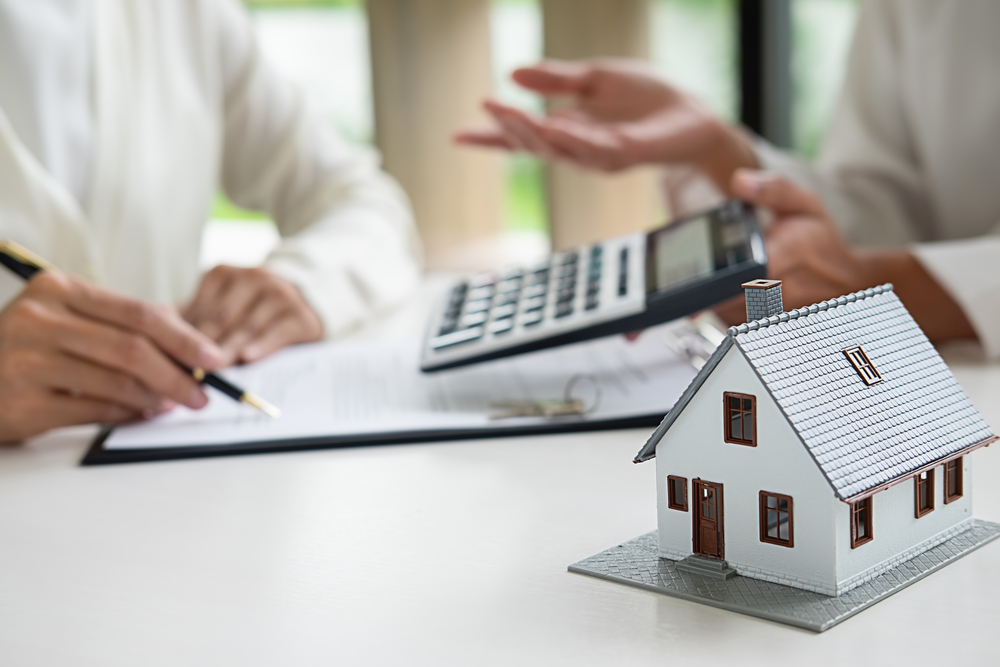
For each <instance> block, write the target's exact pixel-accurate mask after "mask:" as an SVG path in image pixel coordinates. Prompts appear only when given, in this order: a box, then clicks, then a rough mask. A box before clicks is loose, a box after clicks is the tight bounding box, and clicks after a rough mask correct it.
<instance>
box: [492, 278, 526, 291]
mask: <svg viewBox="0 0 1000 667" xmlns="http://www.w3.org/2000/svg"><path fill="white" fill-rule="evenodd" d="M519 289H521V279H520V278H518V279H516V280H505V281H503V282H502V283H500V284H499V285H497V291H498V292H500V293H501V294H504V293H505V292H516V291H518V290H519Z"/></svg>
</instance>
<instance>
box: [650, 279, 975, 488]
mask: <svg viewBox="0 0 1000 667" xmlns="http://www.w3.org/2000/svg"><path fill="white" fill-rule="evenodd" d="M727 333H728V335H727V337H726V339H725V340H724V341H723V342H722V344H721V345H720V346H719V348H718V349H717V350H716V351H715V354H713V355H712V358H711V359H709V361H708V362H707V363H706V364H705V366H704V367H703V368H702V369H701V371H700V372H699V374H698V375H697V376H696V377H695V379H694V380H693V381H692V383H691V385H690V386H689V387H688V388H687V390H686V391H685V392H684V394H683V395H682V396H681V398H680V400H679V401H678V403H677V405H675V406H674V408H672V409H671V410H670V412H669V413H668V414H667V416H666V417H665V418H664V420H663V422H662V423H661V424H660V426H659V427H657V429H656V431H655V432H654V433H653V435H652V437H650V439H649V441H648V442H647V443H646V445H645V446H644V447H643V448H642V450H641V451H640V452H639V454H638V455H637V456H636V462H639V461H646V460H649V459H651V458H653V457H654V456H655V455H656V445H657V443H658V442H659V441H660V439H661V438H662V437H663V435H664V434H665V433H666V432H667V430H668V429H669V428H670V426H671V424H673V422H674V420H675V419H676V418H677V416H678V415H679V414H680V413H681V412H682V411H683V409H684V407H685V406H686V405H687V403H688V402H689V401H690V400H691V398H693V397H694V395H695V394H696V393H697V391H698V389H699V388H700V387H701V385H702V383H703V382H704V381H705V378H707V377H708V376H709V375H710V374H711V373H712V371H713V370H714V368H715V367H716V366H717V365H718V363H719V361H721V359H722V357H723V356H724V355H725V353H726V352H727V351H728V350H729V349H731V348H732V347H733V346H736V347H737V348H738V349H739V351H740V352H741V353H742V354H743V355H744V356H745V357H746V359H747V360H748V361H749V362H750V365H751V366H752V367H753V369H754V370H755V371H756V372H757V374H758V376H759V377H760V379H761V381H762V382H763V384H764V386H765V387H766V389H767V391H768V392H769V393H770V394H771V396H772V397H773V398H774V400H775V402H776V403H777V405H778V407H779V408H780V409H781V411H782V412H783V413H784V415H785V416H786V417H787V419H788V421H789V423H790V424H791V426H792V428H793V429H794V430H795V432H796V433H797V434H798V435H799V437H800V438H801V439H802V442H803V444H804V445H805V447H806V448H807V449H808V451H809V453H810V454H811V455H812V457H813V459H814V460H815V461H816V464H817V465H818V466H819V468H820V469H821V470H822V471H823V474H824V475H825V476H826V478H827V480H829V482H830V484H831V486H832V487H833V489H834V492H835V493H836V495H837V496H838V497H839V498H840V499H842V500H846V499H849V498H851V497H854V496H858V495H861V494H864V493H865V492H866V491H870V490H871V489H874V488H876V487H880V486H882V485H884V484H887V483H891V482H893V481H894V480H897V479H900V478H905V477H907V476H909V475H910V474H912V473H913V472H914V471H916V470H918V469H920V468H922V467H924V466H926V465H928V464H932V463H933V462H934V461H938V460H941V459H944V458H947V457H949V456H951V455H954V454H956V453H958V452H961V451H963V450H966V449H969V448H972V447H974V446H977V445H981V444H983V443H984V442H989V441H990V440H991V439H992V438H993V437H994V436H993V433H992V431H991V430H990V427H989V426H988V425H987V424H986V422H985V421H984V420H983V418H982V416H981V415H980V414H979V412H978V411H977V410H976V408H975V407H974V406H973V405H972V402H971V401H970V400H969V398H968V397H967V396H966V395H965V392H964V391H962V388H961V387H960V386H959V385H958V382H957V381H956V380H955V377H954V376H953V375H952V374H951V371H950V370H948V367H947V366H946V365H945V363H944V360H943V359H941V356H940V355H939V354H938V353H937V351H936V350H935V349H934V347H933V346H932V345H931V343H930V341H928V340H927V337H926V336H925V335H924V333H923V331H921V329H920V327H919V326H917V323H916V322H915V321H914V320H913V317H911V316H910V314H909V312H908V311H907V310H906V308H905V307H904V306H903V304H902V303H901V302H900V300H899V298H898V297H897V296H896V295H895V293H894V292H893V291H892V285H888V284H887V285H882V286H880V287H875V288H872V289H868V290H864V291H861V292H855V293H854V294H848V295H846V296H842V297H839V298H837V299H831V300H830V301H824V302H822V303H818V304H813V305H812V306H809V307H807V308H799V309H797V310H792V311H789V312H783V313H781V314H780V315H775V316H772V317H769V318H766V319H762V320H757V321H755V322H749V323H748V324H741V325H740V326H739V327H731V328H730V329H729V331H728V332H727ZM857 346H861V348H862V349H863V351H864V352H863V354H864V355H866V357H867V360H868V361H870V365H871V366H873V367H874V368H875V369H876V371H877V373H878V375H880V379H875V380H872V377H874V376H872V377H869V380H868V381H866V380H865V379H864V377H863V372H862V370H860V369H857V368H856V367H855V365H853V364H852V361H851V360H850V359H849V358H848V356H847V354H845V351H847V350H850V349H851V348H854V347H857ZM869 381H873V383H872V384H869ZM720 419H721V415H720Z"/></svg>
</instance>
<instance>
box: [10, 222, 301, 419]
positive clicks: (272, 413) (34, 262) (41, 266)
mask: <svg viewBox="0 0 1000 667" xmlns="http://www.w3.org/2000/svg"><path fill="white" fill-rule="evenodd" d="M0 264H3V265H4V266H6V267H7V268H8V269H10V270H11V271H13V272H14V273H16V274H17V275H19V276H20V277H21V278H24V279H25V280H31V279H32V278H33V277H34V276H35V274H36V273H38V272H39V271H54V270H55V268H56V267H54V266H52V264H50V263H49V262H47V261H45V260H44V259H42V258H41V257H39V256H38V255H36V254H35V253H33V252H31V251H30V250H28V249H27V248H24V247H22V246H20V245H18V244H17V243H14V242H13V241H0ZM174 363H176V364H177V365H178V366H180V367H181V368H183V369H184V370H185V371H186V372H187V373H190V374H191V377H193V378H194V379H195V380H197V381H198V382H200V383H203V384H207V385H208V386H210V387H215V388H216V389H218V390H219V391H221V392H222V393H223V394H225V395H226V396H229V397H230V398H233V399H236V400H237V401H240V402H242V403H246V404H247V405H251V406H253V407H255V408H257V409H258V410H260V411H261V412H263V413H264V414H266V415H268V416H269V417H274V418H275V419H277V418H278V417H280V416H281V410H279V409H278V408H277V407H275V406H273V405H271V404H270V403H268V402H267V401H265V400H264V399H263V398H261V397H260V396H257V395H255V394H251V393H250V392H249V391H244V390H242V389H240V388H239V387H237V386H236V385H234V384H231V383H229V382H227V381H225V380H223V379H222V378H221V377H219V376H218V375H216V374H214V373H206V372H205V371H203V370H202V369H200V368H188V367H187V366H185V365H183V364H180V363H177V362H176V361H175V362H174Z"/></svg>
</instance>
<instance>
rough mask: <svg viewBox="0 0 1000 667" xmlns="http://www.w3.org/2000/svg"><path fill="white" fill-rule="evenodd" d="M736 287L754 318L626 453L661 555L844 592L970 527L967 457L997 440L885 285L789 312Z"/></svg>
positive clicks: (777, 297) (759, 284) (768, 295)
mask: <svg viewBox="0 0 1000 667" xmlns="http://www.w3.org/2000/svg"><path fill="white" fill-rule="evenodd" d="M743 287H744V288H745V289H746V294H747V319H748V320H750V321H749V323H748V324H742V325H740V326H739V327H731V328H730V329H729V331H728V332H727V336H726V338H725V339H724V340H723V342H722V343H721V344H720V345H719V347H718V349H716V351H715V353H714V354H713V355H712V357H711V358H710V359H709V360H708V362H707V363H706V364H705V366H704V367H703V368H702V369H701V371H700V372H699V374H698V375H697V377H695V379H694V380H693V381H692V383H691V385H690V386H689V387H688V388H687V390H686V391H685V392H684V394H683V395H682V396H681V398H680V400H679V401H678V402H677V405H675V406H674V407H673V409H671V410H670V412H669V414H667V416H666V418H665V419H664V420H663V422H662V423H661V424H660V426H659V427H658V428H657V429H656V431H655V432H654V433H653V435H652V437H651V438H650V439H649V441H648V442H647V443H646V445H645V446H644V447H643V449H642V451H640V452H639V454H638V455H637V456H636V462H637V463H638V462H641V461H647V460H649V459H651V458H653V457H654V456H655V457H656V478H657V503H658V512H657V514H658V523H659V554H660V556H661V557H662V558H669V559H674V560H681V559H686V560H687V561H688V562H689V563H690V562H692V561H693V564H694V565H697V564H698V562H699V561H700V562H702V563H703V564H704V563H705V562H708V563H709V564H716V565H717V567H718V568H719V569H720V571H725V572H732V570H735V571H736V572H737V573H739V574H741V575H745V576H750V577H755V578H758V579H764V580H767V581H772V582H776V583H781V584H786V585H789V586H795V587H797V588H803V589H807V590H810V591H815V592H818V593H823V594H826V595H840V594H842V593H844V592H846V591H848V590H850V589H851V588H854V587H855V586H858V585H860V584H862V583H864V582H866V581H868V580H870V579H872V578H874V577H876V576H878V575H880V574H882V573H883V572H885V571H886V570H888V569H889V568H892V567H894V566H895V565H897V564H899V563H900V562H903V561H905V560H908V559H910V558H912V557H914V556H916V555H917V554H919V553H921V552H923V551H926V550H927V549H929V548H931V547H933V546H935V545H937V544H939V543H941V542H943V541H945V540H946V539H949V538H951V537H953V536H954V535H956V534H958V533H959V532H962V531H964V530H967V529H968V528H969V526H970V523H971V519H972V515H971V497H970V492H971V476H970V472H969V460H968V458H967V457H966V456H965V455H966V454H968V453H969V452H971V451H972V450H974V449H976V448H978V447H981V446H983V445H987V444H989V443H991V442H993V441H994V440H996V437H995V436H994V435H993V433H992V432H991V430H990V427H989V426H988V425H987V424H986V422H985V421H984V420H983V418H982V416H981V415H980V414H979V412H978V411H977V410H976V408H975V407H974V406H973V405H972V403H971V402H970V401H969V399H968V397H967V396H966V395H965V393H964V392H963V391H962V389H961V387H959V385H958V383H957V382H956V381H955V378H954V376H953V375H952V374H951V371H949V370H948V367H947V366H946V365H945V363H944V361H943V360H942V359H941V357H940V356H939V355H938V353H937V351H936V350H935V349H934V347H933V346H932V345H931V344H930V342H929V341H928V340H927V337H926V336H925V335H924V334H923V332H922V331H921V330H920V328H919V327H918V326H917V323H916V322H914V320H913V318H912V317H911V316H910V314H909V313H908V312H907V310H906V308H904V307H903V304H902V303H901V302H900V301H899V299H898V298H897V297H896V295H895V293H893V291H892V285H882V286H880V287H875V288H873V289H868V290H865V291H862V292H856V293H854V294H849V295H847V296H842V297H840V298H838V299H832V300H830V301H825V302H823V303H819V304H814V305H812V306H809V307H808V308H800V309H797V310H793V311H790V312H781V310H782V306H781V283H780V281H773V280H755V281H753V282H750V283H746V284H745V285H744V286H743ZM692 554H694V555H695V557H694V558H689V557H691V556H692ZM698 556H700V557H702V558H699V557H698ZM704 557H707V558H709V559H716V560H711V561H705V560H704Z"/></svg>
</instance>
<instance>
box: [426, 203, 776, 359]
mask: <svg viewBox="0 0 1000 667" xmlns="http://www.w3.org/2000/svg"><path fill="white" fill-rule="evenodd" d="M766 275H767V258H766V256H765V254H764V243H763V240H762V238H761V235H760V226H759V224H758V221H757V216H756V214H755V212H754V210H753V208H752V207H750V206H748V205H746V204H744V203H743V202H739V201H730V202H727V203H726V204H725V205H723V206H721V207H719V208H716V209H713V210H711V211H707V212H705V213H701V214H697V215H693V216H689V217H686V218H682V219H680V220H677V221H675V222H673V223H670V224H668V225H666V226H664V227H661V228H659V229H656V230H653V231H652V232H649V233H636V234H629V235H627V236H621V237H618V238H615V239H611V240H608V241H604V242H602V243H597V244H594V245H591V246H587V247H584V248H577V249H574V250H568V251H565V252H558V253H555V254H554V255H552V256H551V257H550V258H548V259H546V260H545V261H544V262H541V263H539V264H537V265H535V266H530V267H519V268H512V269H509V270H506V271H502V272H499V273H483V274H480V275H477V276H473V277H471V278H469V279H467V280H463V281H461V282H459V283H458V284H456V285H455V286H454V287H452V288H451V290H449V292H448V294H447V295H446V296H445V298H444V299H443V300H442V301H441V303H439V304H438V307H437V308H436V309H435V311H434V313H433V314H432V317H431V321H430V325H429V327H428V331H427V336H426V340H425V343H424V347H423V352H422V358H421V369H422V370H423V371H425V372H430V371H438V370H444V369H446V368H454V367H457V366H463V365H466V364H471V363H476V362H480V361H486V360H489V359H497V358H500V357H506V356H510V355H514V354H521V353H523V352H530V351H532V350H539V349H543V348H547V347H554V346H557V345H565V344H567V343H574V342H577V341H582V340H588V339H591V338H597V337H600V336H607V335H610V334H616V333H627V332H630V331H637V330H639V329H643V328H645V327H648V326H652V325H654V324H659V323H662V322H668V321H670V320H674V319H677V318H679V317H683V316H685V315H690V314H692V313H695V312H698V311H700V310H704V309H705V308H709V307H711V306H713V305H715V304H717V303H719V302H721V301H723V300H725V299H727V298H729V297H732V296H737V295H739V294H740V293H741V287H740V285H741V284H742V283H744V282H747V281H749V280H755V279H757V278H764V277H766Z"/></svg>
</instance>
